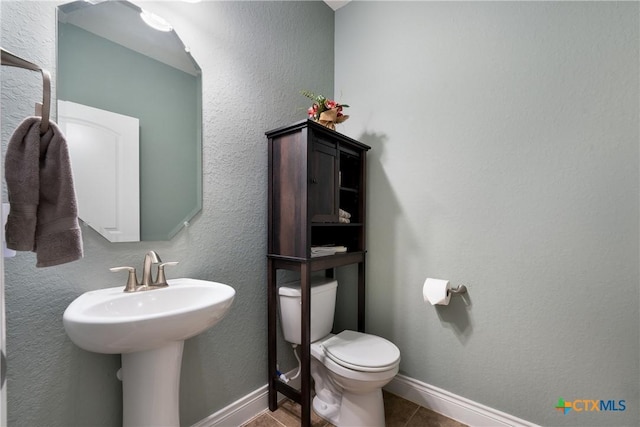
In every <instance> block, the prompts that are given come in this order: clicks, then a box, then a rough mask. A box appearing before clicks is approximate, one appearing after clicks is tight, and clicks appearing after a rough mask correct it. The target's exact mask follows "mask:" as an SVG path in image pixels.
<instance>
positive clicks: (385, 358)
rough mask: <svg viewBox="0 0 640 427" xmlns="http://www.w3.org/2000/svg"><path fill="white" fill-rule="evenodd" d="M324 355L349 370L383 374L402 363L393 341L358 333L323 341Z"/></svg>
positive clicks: (341, 335)
mask: <svg viewBox="0 0 640 427" xmlns="http://www.w3.org/2000/svg"><path fill="white" fill-rule="evenodd" d="M322 348H323V351H324V354H325V355H326V356H327V357H328V358H329V359H331V360H332V361H333V362H335V363H337V364H338V365H341V366H343V367H345V368H348V369H353V370H355V371H361V372H382V371H387V370H389V369H392V368H393V367H394V366H396V365H397V364H398V362H399V361H400V350H398V347H396V346H395V345H394V344H393V343H392V342H391V341H388V340H386V339H384V338H381V337H378V336H375V335H370V334H364V333H362V332H356V331H349V330H346V331H342V332H340V333H339V334H338V335H334V336H332V337H331V338H329V339H327V340H325V341H323V343H322Z"/></svg>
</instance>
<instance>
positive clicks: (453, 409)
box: [192, 371, 539, 427]
mask: <svg viewBox="0 0 640 427" xmlns="http://www.w3.org/2000/svg"><path fill="white" fill-rule="evenodd" d="M287 375H289V376H291V375H293V371H292V372H289V373H287ZM291 385H292V386H294V387H300V385H299V379H298V381H292V383H291ZM384 389H385V390H387V391H388V392H390V393H393V394H395V395H397V396H400V397H402V398H404V399H407V400H409V401H411V402H414V403H417V404H418V405H420V406H424V407H425V408H429V409H431V410H432V411H434V412H437V413H439V414H442V415H444V416H446V417H449V418H452V419H454V420H456V421H459V422H461V423H463V424H467V425H469V426H472V427H516V426H517V427H539V426H538V425H536V424H533V423H530V422H528V421H525V420H522V419H520V418H517V417H514V416H512V415H509V414H506V413H504V412H501V411H498V410H497V409H493V408H490V407H488V406H485V405H482V404H480V403H477V402H474V401H472V400H469V399H467V398H464V397H462V396H458V395H456V394H453V393H450V392H448V391H446V390H443V389H441V388H438V387H435V386H432V385H429V384H426V383H423V382H421V381H418V380H415V379H413V378H410V377H407V376H404V375H396V377H395V378H394V379H393V380H391V382H390V383H389V384H387V386H386V387H385V388H384ZM283 398H284V396H282V395H278V400H281V399H283ZM268 407H269V390H268V387H267V385H266V384H265V385H264V386H262V387H260V388H259V389H257V390H255V391H253V392H252V393H249V394H247V395H246V396H244V397H242V398H240V399H238V400H236V401H235V402H233V403H231V404H229V405H228V406H226V407H224V408H222V409H221V410H219V411H217V412H215V413H213V414H211V415H209V416H208V417H207V418H205V419H203V420H201V421H198V422H197V423H195V424H194V425H193V426H192V427H238V426H241V425H242V424H244V423H246V422H247V421H249V420H251V419H252V418H254V417H255V416H256V415H258V414H260V413H261V412H263V411H265V410H266V409H267V408H268Z"/></svg>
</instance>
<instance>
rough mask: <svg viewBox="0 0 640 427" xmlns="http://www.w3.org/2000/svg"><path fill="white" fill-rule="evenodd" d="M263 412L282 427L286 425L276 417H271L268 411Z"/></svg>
mask: <svg viewBox="0 0 640 427" xmlns="http://www.w3.org/2000/svg"><path fill="white" fill-rule="evenodd" d="M265 413H266V414H267V416H268V417H269V418H271V419H272V420H274V421H275V422H277V423H278V424H280V425H281V426H282V427H287V425H286V424H283V423H281V422H280V420H279V419H277V418H275V417H273V416H272V415H271V414H270V413H269V412H265Z"/></svg>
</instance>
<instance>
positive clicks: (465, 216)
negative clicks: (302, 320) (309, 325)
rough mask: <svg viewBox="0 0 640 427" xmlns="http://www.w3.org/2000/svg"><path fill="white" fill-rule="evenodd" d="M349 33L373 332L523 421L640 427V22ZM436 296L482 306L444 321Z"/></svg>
mask: <svg viewBox="0 0 640 427" xmlns="http://www.w3.org/2000/svg"><path fill="white" fill-rule="evenodd" d="M335 25H336V34H335V50H336V52H335V54H336V59H335V61H336V72H335V73H336V79H335V83H334V84H335V94H336V96H337V97H338V99H339V100H340V101H342V102H344V103H347V104H349V105H351V108H349V114H351V119H349V120H348V121H347V122H345V123H344V124H343V125H341V127H340V130H341V131H342V132H344V133H346V134H348V135H349V136H352V137H355V138H359V139H360V140H362V141H363V142H365V143H368V144H370V145H372V147H373V149H372V150H371V153H370V154H371V155H370V159H369V160H370V161H369V166H370V169H369V178H370V181H369V185H368V190H369V210H368V220H369V230H368V247H369V256H368V264H367V265H368V271H367V273H368V275H367V278H368V287H369V288H368V289H369V293H368V300H367V322H368V329H369V331H370V332H373V333H378V334H380V335H383V336H385V337H388V338H389V339H391V340H392V341H393V342H395V343H396V344H397V345H398V346H399V347H400V350H401V352H402V363H401V372H402V373H404V374H405V375H408V376H409V377H412V378H415V379H417V380H420V381H423V382H425V383H428V384H431V385H434V386H437V387H441V388H443V389H445V390H448V391H451V392H453V393H456V394H459V395H461V396H464V397H466V398H469V399H472V400H474V401H477V402H480V403H483V404H485V405H488V406H490V407H493V408H496V409H499V410H502V411H505V412H507V413H511V414H513V415H516V416H518V417H521V418H523V419H526V420H529V421H532V422H535V423H539V424H541V425H581V426H586V425H593V426H602V425H607V426H623V425H626V426H630V425H638V422H639V421H640V415H639V412H638V407H639V400H638V384H639V379H640V373H639V367H638V365H639V363H640V362H639V360H640V353H639V348H638V347H639V345H638V338H639V337H638V325H639V324H640V319H639V311H638V307H639V295H638V284H639V276H638V259H639V252H638V242H639V234H638V218H639V216H638V214H639V212H638V202H639V200H638V196H639V192H640V191H639V186H638V182H639V174H638V137H639V136H638V128H639V126H638V124H639V123H638V117H639V113H640V111H639V108H638V102H639V95H640V93H639V89H638V75H639V65H638V64H639V56H638V45H639V33H638V28H639V5H638V3H637V2H629V3H623V2H595V3H591V2H587V3H574V2H495V3H493V2H471V3H467V2H463V3H459V2H406V3H404V2H352V3H350V4H348V5H347V6H345V7H344V8H342V9H339V10H338V11H337V12H336V24H335ZM426 277H436V278H446V279H450V280H451V281H452V282H453V283H454V284H461V283H464V284H467V286H468V287H469V295H468V300H467V302H466V303H465V301H463V300H462V299H460V298H455V299H454V300H453V301H452V302H451V304H450V305H449V306H447V307H433V306H428V305H425V304H424V303H423V301H422V292H421V288H422V284H423V281H424V279H425V278H426ZM560 397H563V398H564V399H566V400H575V399H605V400H608V399H615V400H626V402H627V405H626V408H627V409H626V411H624V412H600V413H584V412H583V413H575V412H573V413H570V414H567V415H562V414H561V413H559V412H558V411H555V410H554V406H555V405H556V402H557V401H558V398H560Z"/></svg>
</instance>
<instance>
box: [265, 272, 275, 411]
mask: <svg viewBox="0 0 640 427" xmlns="http://www.w3.org/2000/svg"><path fill="white" fill-rule="evenodd" d="M267 264H268V268H267V276H268V278H267V313H268V314H267V317H268V319H267V340H268V344H267V348H268V355H267V360H268V362H267V363H268V365H269V366H268V369H267V372H268V376H269V379H268V382H267V384H268V387H269V409H270V410H271V411H275V410H276V409H278V392H277V391H276V378H277V374H276V364H277V363H278V362H277V360H278V355H277V346H278V345H277V341H276V340H277V335H276V334H277V331H276V327H277V325H276V316H277V312H278V305H277V304H278V302H277V300H276V298H277V295H276V294H277V289H276V269H275V267H274V266H273V261H272V260H271V259H269V260H268V262H267Z"/></svg>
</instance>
